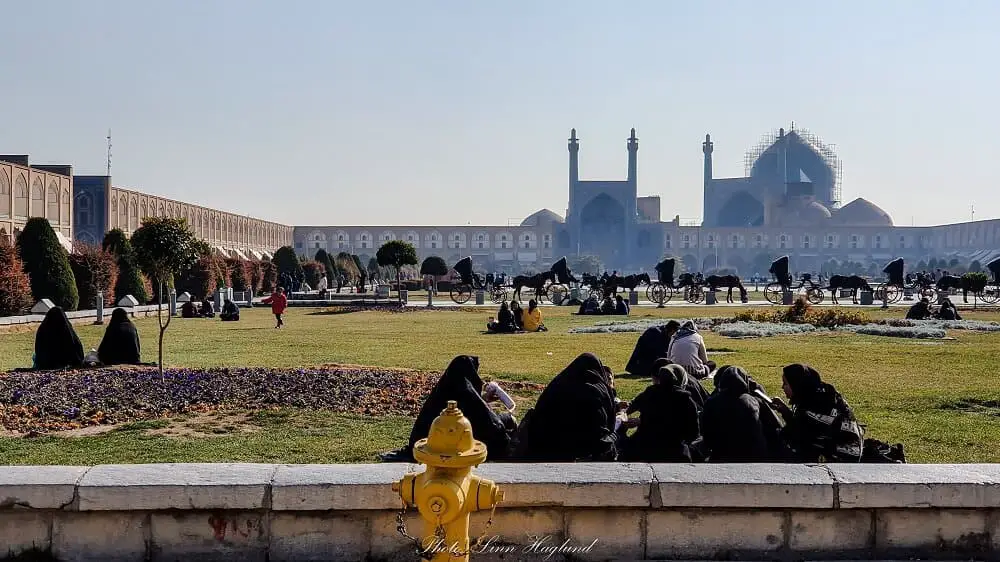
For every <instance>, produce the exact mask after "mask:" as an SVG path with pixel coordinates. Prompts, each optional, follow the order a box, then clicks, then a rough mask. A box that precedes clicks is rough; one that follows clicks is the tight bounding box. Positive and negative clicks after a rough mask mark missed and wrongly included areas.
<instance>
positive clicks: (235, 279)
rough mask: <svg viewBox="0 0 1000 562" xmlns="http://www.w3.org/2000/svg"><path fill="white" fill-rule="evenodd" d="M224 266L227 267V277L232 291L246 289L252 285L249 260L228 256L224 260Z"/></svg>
mask: <svg viewBox="0 0 1000 562" xmlns="http://www.w3.org/2000/svg"><path fill="white" fill-rule="evenodd" d="M226 267H227V268H228V269H229V279H230V281H231V283H232V286H233V290H234V291H247V290H249V289H250V288H251V287H252V286H253V281H252V279H251V276H250V262H248V261H247V260H244V259H240V258H229V259H227V260H226Z"/></svg>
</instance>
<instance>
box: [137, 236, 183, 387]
mask: <svg viewBox="0 0 1000 562" xmlns="http://www.w3.org/2000/svg"><path fill="white" fill-rule="evenodd" d="M197 243H198V239H197V238H195V236H194V233H193V232H191V230H189V229H188V227H187V221H185V220H184V219H171V218H158V217H147V218H145V219H143V221H142V226H140V227H139V229H138V230H136V231H135V233H134V234H132V245H133V247H134V248H135V252H136V260H137V262H138V264H139V267H140V268H142V270H143V271H144V272H145V273H146V275H149V276H150V277H151V278H152V279H154V282H155V283H156V285H157V288H158V289H159V293H160V294H161V295H162V294H163V287H164V285H165V283H166V282H167V279H168V278H170V277H172V276H173V275H176V274H179V273H180V272H181V271H184V270H187V269H190V268H191V266H193V265H194V263H195V262H196V261H197V260H198V244H197ZM156 320H157V323H158V324H159V326H160V337H159V340H158V342H157V343H158V361H157V363H158V364H159V368H160V379H161V380H162V379H163V334H164V333H165V332H166V331H167V328H168V327H169V326H170V316H169V315H168V316H167V321H166V323H164V321H163V302H162V299H157V301H156Z"/></svg>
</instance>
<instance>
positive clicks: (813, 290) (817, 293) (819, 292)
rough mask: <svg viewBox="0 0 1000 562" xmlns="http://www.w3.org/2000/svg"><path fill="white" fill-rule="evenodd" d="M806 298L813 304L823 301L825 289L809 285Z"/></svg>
mask: <svg viewBox="0 0 1000 562" xmlns="http://www.w3.org/2000/svg"><path fill="white" fill-rule="evenodd" d="M806 299H808V300H809V302H810V303H812V304H819V303H821V302H823V289H820V288H819V287H809V288H808V289H806Z"/></svg>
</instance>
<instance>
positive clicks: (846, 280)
mask: <svg viewBox="0 0 1000 562" xmlns="http://www.w3.org/2000/svg"><path fill="white" fill-rule="evenodd" d="M827 289H828V290H829V291H830V296H832V297H833V304H840V303H838V302H837V294H838V293H839V292H840V290H841V289H850V290H851V302H852V303H854V304H858V290H859V289H863V290H865V291H871V290H872V288H871V285H869V284H868V280H867V279H865V278H864V277H861V276H858V275H832V276H830V286H829V287H827Z"/></svg>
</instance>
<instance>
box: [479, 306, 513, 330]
mask: <svg viewBox="0 0 1000 562" xmlns="http://www.w3.org/2000/svg"><path fill="white" fill-rule="evenodd" d="M486 331H488V332H496V333H510V332H515V331H517V326H516V325H515V324H514V315H513V314H511V312H510V308H508V307H507V303H506V302H502V303H500V311H499V312H497V319H496V320H494V321H493V322H487V323H486Z"/></svg>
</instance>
